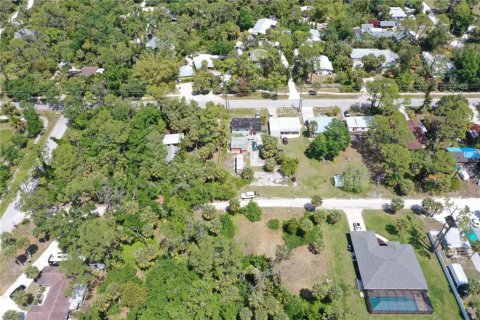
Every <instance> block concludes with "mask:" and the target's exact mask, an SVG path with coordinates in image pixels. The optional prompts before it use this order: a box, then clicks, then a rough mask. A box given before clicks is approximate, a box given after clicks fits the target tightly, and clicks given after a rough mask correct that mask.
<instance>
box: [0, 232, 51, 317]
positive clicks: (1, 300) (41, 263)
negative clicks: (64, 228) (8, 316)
mask: <svg viewBox="0 0 480 320" xmlns="http://www.w3.org/2000/svg"><path fill="white" fill-rule="evenodd" d="M58 251H60V250H59V248H58V242H57V241H53V242H52V243H51V244H50V245H49V246H48V247H47V249H46V250H45V251H44V252H43V253H42V255H41V256H40V257H39V258H38V259H37V260H36V261H35V262H34V263H33V266H35V267H37V268H38V270H40V271H41V270H42V269H43V268H44V267H47V266H48V258H49V257H50V255H51V254H54V253H57V252H58ZM32 282H33V280H32V279H28V278H27V276H25V274H23V273H22V274H21V275H20V276H19V277H18V278H17V280H15V282H14V283H13V284H12V285H11V286H10V287H8V289H7V291H5V292H4V293H3V294H2V296H0V316H2V315H3V314H4V313H5V312H7V311H8V310H16V311H22V310H21V309H20V308H19V307H18V306H17V304H16V303H15V302H13V300H12V299H10V297H9V295H10V294H11V293H12V291H13V290H15V289H16V288H17V287H18V286H20V285H22V284H23V285H24V286H25V287H27V288H28V286H29V285H30V284H31V283H32Z"/></svg>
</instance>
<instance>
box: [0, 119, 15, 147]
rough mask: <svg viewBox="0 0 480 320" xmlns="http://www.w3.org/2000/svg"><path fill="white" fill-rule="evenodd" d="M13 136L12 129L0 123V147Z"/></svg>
mask: <svg viewBox="0 0 480 320" xmlns="http://www.w3.org/2000/svg"><path fill="white" fill-rule="evenodd" d="M12 135H13V131H12V129H10V126H9V125H8V124H6V123H0V145H5V144H6V143H7V142H8V141H10V138H11V137H12Z"/></svg>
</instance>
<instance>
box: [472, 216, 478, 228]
mask: <svg viewBox="0 0 480 320" xmlns="http://www.w3.org/2000/svg"><path fill="white" fill-rule="evenodd" d="M470 221H471V222H472V225H473V226H474V227H477V228H479V227H480V219H478V218H472V219H471V220H470Z"/></svg>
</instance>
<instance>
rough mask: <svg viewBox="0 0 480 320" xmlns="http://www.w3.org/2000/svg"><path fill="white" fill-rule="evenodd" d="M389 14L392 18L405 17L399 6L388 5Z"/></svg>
mask: <svg viewBox="0 0 480 320" xmlns="http://www.w3.org/2000/svg"><path fill="white" fill-rule="evenodd" d="M390 15H391V16H392V18H394V19H403V18H406V17H407V14H406V13H405V11H403V9H402V8H400V7H390Z"/></svg>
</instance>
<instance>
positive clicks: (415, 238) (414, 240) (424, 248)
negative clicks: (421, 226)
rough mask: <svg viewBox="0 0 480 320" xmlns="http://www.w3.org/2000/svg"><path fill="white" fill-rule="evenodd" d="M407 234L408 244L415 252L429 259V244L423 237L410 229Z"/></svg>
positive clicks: (415, 230) (413, 229) (418, 232)
mask: <svg viewBox="0 0 480 320" xmlns="http://www.w3.org/2000/svg"><path fill="white" fill-rule="evenodd" d="M409 234H410V238H409V239H408V243H410V244H411V245H412V247H414V248H415V249H416V250H417V252H418V254H419V255H421V256H423V257H425V258H428V259H431V257H432V255H431V251H430V243H428V242H427V240H426V239H425V235H424V234H423V233H421V232H420V231H418V230H417V229H415V228H412V229H411V230H410V231H409Z"/></svg>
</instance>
